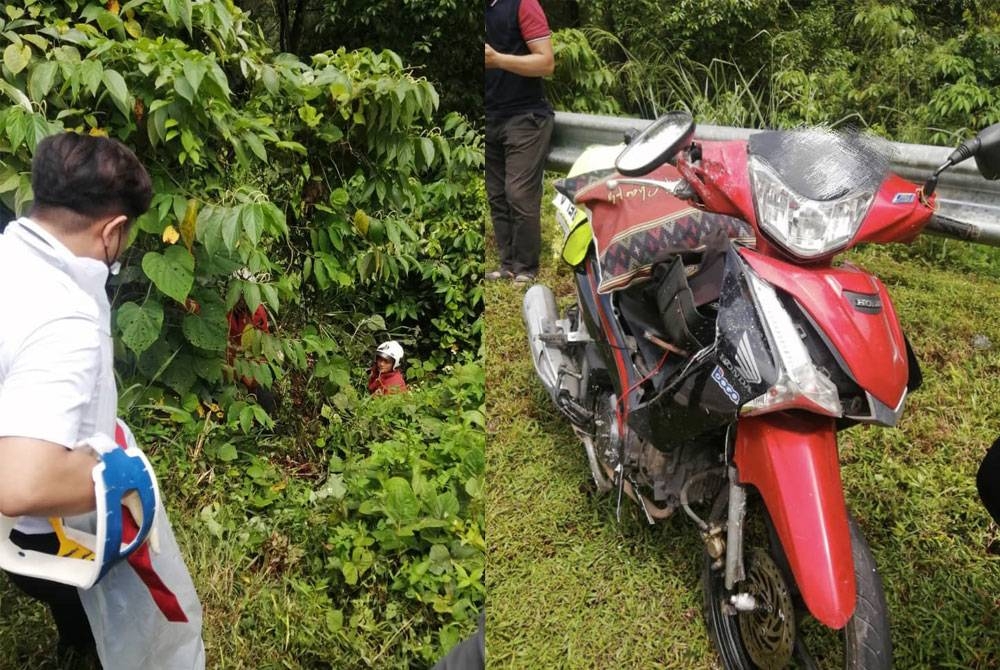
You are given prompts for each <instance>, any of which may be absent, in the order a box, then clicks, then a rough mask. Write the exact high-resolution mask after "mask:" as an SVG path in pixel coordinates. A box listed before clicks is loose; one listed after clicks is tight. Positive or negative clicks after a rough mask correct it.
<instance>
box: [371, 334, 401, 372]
mask: <svg viewBox="0 0 1000 670" xmlns="http://www.w3.org/2000/svg"><path fill="white" fill-rule="evenodd" d="M375 356H376V357H379V358H388V359H389V360H391V361H392V369H393V370H395V369H396V368H398V367H399V364H400V363H402V362H403V347H401V346H400V345H399V342H397V341H396V340H389V341H388V342H383V343H382V344H380V345H378V348H377V349H375Z"/></svg>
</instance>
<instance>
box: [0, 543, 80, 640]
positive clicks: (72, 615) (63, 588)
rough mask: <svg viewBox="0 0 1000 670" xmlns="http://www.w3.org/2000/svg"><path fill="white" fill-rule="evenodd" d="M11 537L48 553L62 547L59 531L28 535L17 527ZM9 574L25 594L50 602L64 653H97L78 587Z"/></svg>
mask: <svg viewBox="0 0 1000 670" xmlns="http://www.w3.org/2000/svg"><path fill="white" fill-rule="evenodd" d="M10 539H11V541H13V542H14V544H16V545H17V546H19V547H21V548H22V549H30V550H32V551H40V552H42V553H46V554H55V553H56V552H57V551H58V549H59V539H58V538H57V537H56V535H55V533H43V534H41V535H27V534H25V533H21V532H19V531H16V530H15V531H12V532H11V534H10ZM7 577H8V578H9V579H10V581H11V582H12V583H13V584H14V585H15V586H17V588H19V589H20V590H21V591H23V592H24V593H25V594H27V595H28V596H30V597H32V598H34V599H35V600H40V601H42V602H43V603H45V604H46V605H48V607H49V611H50V612H52V618H53V619H54V620H55V624H56V630H58V631H59V651H60V653H61V654H67V653H75V654H76V655H77V656H80V657H84V656H89V655H91V654H94V653H95V651H94V650H95V646H94V634H93V633H92V632H91V630H90V622H89V621H88V620H87V613H86V612H85V611H84V609H83V603H81V602H80V594H79V593H78V592H77V590H76V587H74V586H67V585H66V584H59V583H58V582H50V581H47V580H44V579H36V578H34V577H25V576H24V575H16V574H14V573H12V572H8V573H7Z"/></svg>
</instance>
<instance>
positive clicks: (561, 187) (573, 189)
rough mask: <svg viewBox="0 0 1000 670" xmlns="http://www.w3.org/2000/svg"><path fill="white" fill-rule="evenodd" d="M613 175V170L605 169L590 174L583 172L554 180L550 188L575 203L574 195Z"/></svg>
mask: <svg viewBox="0 0 1000 670" xmlns="http://www.w3.org/2000/svg"><path fill="white" fill-rule="evenodd" d="M614 173H615V170H614V168H605V169H603V170H592V171H590V172H583V173H581V174H578V175H574V176H572V177H564V178H563V179H556V180H555V181H554V182H553V183H552V187H553V188H555V190H556V192H557V193H562V194H563V195H564V196H566V197H567V198H569V199H570V200H571V201H573V202H576V194H577V193H579V192H580V191H582V190H583V189H585V188H587V187H588V186H591V185H593V184H596V183H597V182H599V181H602V180H603V179H606V178H608V177H610V176H611V175H613V174H614Z"/></svg>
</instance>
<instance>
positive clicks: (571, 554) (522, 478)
mask: <svg viewBox="0 0 1000 670" xmlns="http://www.w3.org/2000/svg"><path fill="white" fill-rule="evenodd" d="M549 216H551V215H549ZM547 225H548V226H549V227H550V229H551V227H552V224H551V221H549V222H548V224H547ZM550 232H551V230H550ZM549 236H551V235H549ZM552 244H553V245H555V244H556V243H555V242H553V243H552ZM903 256H905V254H900V253H898V252H896V253H893V252H890V251H887V250H885V249H871V250H866V251H864V252H862V253H860V254H857V255H856V257H855V259H854V260H855V262H856V263H858V264H860V265H862V266H864V267H867V268H869V269H871V270H873V271H876V272H877V273H878V275H879V276H880V277H881V278H882V279H883V281H885V283H886V284H887V285H888V286H889V289H890V292H891V293H892V295H893V297H894V299H895V304H896V308H897V310H898V312H899V314H900V319H901V320H902V323H903V326H904V329H905V330H906V332H907V333H908V335H909V337H910V339H911V341H912V342H913V345H914V348H915V350H916V351H917V354H918V357H919V358H920V360H921V362H922V365H923V370H924V377H925V382H924V387H923V388H922V389H921V390H920V391H919V392H918V393H915V394H913V395H912V396H911V397H910V399H909V401H908V405H907V411H906V413H905V415H904V419H903V421H902V422H901V424H900V426H899V427H898V428H896V429H886V428H872V427H857V428H854V429H851V430H850V431H848V432H846V433H844V434H842V440H841V445H842V446H841V457H842V462H843V464H844V465H843V478H844V481H845V487H846V495H847V499H848V503H849V505H851V507H852V508H853V511H854V513H855V515H856V516H857V517H858V519H859V521H860V522H861V524H862V527H863V528H864V529H865V532H866V534H867V537H868V539H869V542H870V543H871V545H872V547H873V551H874V553H875V557H876V560H877V562H878V565H879V566H880V569H881V571H882V574H883V578H884V580H885V587H886V592H887V597H888V601H889V607H890V612H891V617H892V622H893V628H892V635H893V641H894V644H895V648H896V667H899V668H984V669H985V668H996V667H1000V638H998V637H997V635H996V630H997V626H998V624H1000V615H998V612H1000V610H998V604H1000V601H998V598H1000V571H998V568H1000V558H998V557H997V556H993V555H990V554H988V553H987V552H986V546H987V545H988V544H989V542H990V541H991V540H993V539H994V538H995V536H996V531H995V528H992V527H991V525H990V522H989V518H988V516H987V514H986V513H985V511H984V510H983V509H982V507H981V506H980V505H979V504H978V498H977V497H976V492H975V473H976V469H977V467H978V463H979V459H980V458H981V456H982V454H983V452H984V450H985V449H986V447H987V446H989V444H991V443H992V441H993V440H994V439H995V437H996V435H997V434H998V429H1000V425H998V424H1000V420H998V416H997V411H996V410H997V408H998V407H1000V376H998V375H997V372H998V370H1000V328H998V324H1000V283H998V281H997V280H998V279H1000V277H994V278H988V277H976V276H970V275H966V274H963V273H961V272H952V271H947V270H944V269H941V268H940V267H937V266H933V265H930V264H928V263H926V262H924V261H922V260H920V259H904V260H897V259H898V258H899V257H903ZM543 264H544V265H545V266H546V267H545V269H544V271H543V273H542V277H541V281H544V282H545V283H548V284H549V285H551V286H554V287H555V288H556V293H557V296H562V298H561V305H562V304H564V303H565V301H566V300H567V299H568V297H567V296H568V294H569V290H570V289H569V285H568V282H567V273H566V270H565V268H563V267H561V266H560V265H559V263H558V262H557V261H556V260H554V257H553V256H551V254H549V253H547V255H546V258H545V261H543ZM522 293H523V289H519V288H518V287H515V286H512V285H510V284H502V285H491V286H489V287H488V290H487V293H486V296H487V298H486V344H487V389H488V391H487V403H488V416H489V422H488V424H487V430H488V434H487V450H486V453H487V488H488V495H489V498H488V504H487V528H488V531H489V535H488V541H489V559H488V565H489V568H488V571H487V581H488V593H489V601H490V627H489V640H488V645H489V650H490V668H550V667H561V668H603V667H614V666H617V665H621V666H624V667H646V668H714V667H718V664H717V661H716V660H715V658H714V656H713V652H712V651H711V649H710V648H709V645H708V638H707V633H706V631H705V628H704V624H703V623H702V620H701V613H700V608H701V590H700V585H699V581H698V574H699V569H700V551H701V548H700V542H699V541H698V540H697V535H696V532H695V529H694V526H693V524H691V523H690V522H689V521H688V520H687V519H686V518H684V517H683V515H676V516H675V517H674V518H672V519H670V520H668V521H667V522H666V523H665V524H663V525H662V526H659V527H655V528H649V527H648V526H647V525H646V523H645V522H644V521H640V520H639V519H638V517H637V516H636V513H635V511H636V510H635V508H634V506H632V505H630V504H629V503H628V501H625V502H624V503H623V510H622V522H621V523H617V522H616V521H615V501H614V499H613V498H610V497H607V498H595V497H593V496H591V495H590V494H589V493H587V490H588V489H587V487H586V486H585V485H586V483H587V482H588V480H589V471H588V468H587V466H586V462H585V458H584V455H583V450H582V449H581V448H580V447H579V444H578V442H577V441H576V439H575V438H574V436H573V434H572V432H571V431H570V429H569V427H568V424H567V423H566V422H565V421H564V420H562V419H561V418H560V416H559V415H557V413H556V411H555V409H554V408H553V407H552V405H551V402H550V401H549V399H548V397H547V396H546V395H545V393H544V391H543V390H542V388H541V385H540V383H538V382H537V381H536V380H535V378H534V371H533V368H532V365H531V361H530V359H529V357H528V356H527V355H526V345H525V335H524V329H523V326H522V323H521V319H520V311H519V310H520V297H521V294H522ZM976 334H985V335H987V336H988V337H989V338H990V339H991V340H992V341H993V345H992V347H991V348H990V349H987V350H979V349H976V348H975V347H973V345H972V338H973V336H974V335H976Z"/></svg>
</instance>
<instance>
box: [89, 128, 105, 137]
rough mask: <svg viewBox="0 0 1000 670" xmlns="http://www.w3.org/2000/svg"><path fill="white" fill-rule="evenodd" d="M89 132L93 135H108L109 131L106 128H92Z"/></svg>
mask: <svg viewBox="0 0 1000 670" xmlns="http://www.w3.org/2000/svg"><path fill="white" fill-rule="evenodd" d="M89 134H90V136H91V137H107V136H108V131H106V130H105V129H104V128H91V129H90V133H89Z"/></svg>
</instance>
